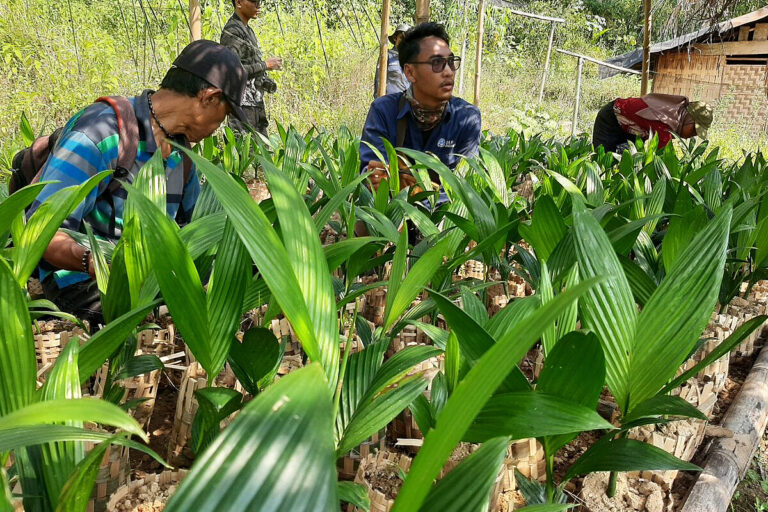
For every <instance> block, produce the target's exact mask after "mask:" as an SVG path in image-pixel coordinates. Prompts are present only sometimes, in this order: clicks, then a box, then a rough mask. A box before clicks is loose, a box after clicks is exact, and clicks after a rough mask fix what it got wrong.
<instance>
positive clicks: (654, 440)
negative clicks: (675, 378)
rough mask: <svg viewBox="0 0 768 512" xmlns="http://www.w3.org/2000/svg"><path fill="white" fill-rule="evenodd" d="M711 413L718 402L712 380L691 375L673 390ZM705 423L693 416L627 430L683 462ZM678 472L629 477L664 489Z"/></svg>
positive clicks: (693, 449)
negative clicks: (652, 483) (641, 479)
mask: <svg viewBox="0 0 768 512" xmlns="http://www.w3.org/2000/svg"><path fill="white" fill-rule="evenodd" d="M672 394H673V395H677V396H680V397H681V398H683V399H684V400H686V401H687V402H688V403H690V404H691V405H693V406H695V407H696V408H697V409H699V410H700V411H701V412H702V413H704V415H706V416H711V414H712V410H713V408H714V406H715V402H717V392H716V391H715V390H714V383H713V382H711V381H709V382H706V381H703V380H701V379H697V378H692V379H690V380H689V381H688V382H686V383H685V384H683V385H682V386H680V387H679V388H677V389H675V390H674V391H673V392H672ZM705 428H706V422H705V421H702V420H697V419H693V418H689V419H684V420H679V421H673V422H671V423H669V424H667V425H645V426H643V427H638V428H635V429H632V430H630V432H629V437H630V439H637V440H638V441H643V442H646V443H650V444H652V445H654V446H656V447H657V448H661V449H662V450H664V451H666V452H668V453H671V454H672V455H674V456H675V457H677V458H679V459H682V460H684V461H690V460H691V459H692V458H693V456H694V454H695V453H696V450H697V449H698V447H699V445H700V444H701V442H702V441H703V439H704V430H705ZM677 473H678V472H677V471H675V470H670V471H634V472H630V473H629V474H628V476H629V477H635V478H644V479H646V480H650V481H653V482H655V483H657V484H659V485H660V486H661V487H662V488H663V489H664V490H669V489H671V488H672V482H674V480H675V478H676V477H677Z"/></svg>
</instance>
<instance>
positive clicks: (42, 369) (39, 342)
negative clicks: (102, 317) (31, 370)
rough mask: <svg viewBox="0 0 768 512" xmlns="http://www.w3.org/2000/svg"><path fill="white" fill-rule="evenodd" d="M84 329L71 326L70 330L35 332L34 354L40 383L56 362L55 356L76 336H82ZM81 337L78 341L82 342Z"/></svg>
mask: <svg viewBox="0 0 768 512" xmlns="http://www.w3.org/2000/svg"><path fill="white" fill-rule="evenodd" d="M84 335H85V331H83V330H82V329H81V328H79V327H73V328H72V329H71V330H66V331H60V332H43V333H39V334H35V335H34V338H35V356H36V357H37V378H38V380H39V381H41V383H42V382H43V381H44V380H45V376H46V375H47V374H48V372H50V371H51V368H53V365H54V363H56V358H58V357H59V354H61V351H62V349H63V348H64V347H66V346H67V344H68V343H69V342H70V341H71V340H73V339H77V338H78V336H84ZM83 341H84V340H83V338H80V343H81V344H82V343H83Z"/></svg>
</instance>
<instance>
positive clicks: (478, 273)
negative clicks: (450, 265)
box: [458, 260, 486, 281]
mask: <svg viewBox="0 0 768 512" xmlns="http://www.w3.org/2000/svg"><path fill="white" fill-rule="evenodd" d="M485 271H486V266H485V264H484V263H483V262H482V261H479V260H467V261H465V262H464V264H463V265H461V266H460V267H459V270H458V273H459V277H460V278H462V279H477V280H478V281H483V280H485Z"/></svg>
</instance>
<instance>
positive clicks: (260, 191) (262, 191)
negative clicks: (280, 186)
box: [246, 177, 271, 203]
mask: <svg viewBox="0 0 768 512" xmlns="http://www.w3.org/2000/svg"><path fill="white" fill-rule="evenodd" d="M246 184H247V185H248V192H249V193H250V194H251V197H252V198H253V200H254V201H256V202H257V203H260V202H261V201H263V200H265V199H268V198H269V197H271V195H270V193H269V189H268V188H267V184H266V182H265V181H264V180H263V179H262V178H260V177H256V178H253V179H250V180H248V181H247V182H246Z"/></svg>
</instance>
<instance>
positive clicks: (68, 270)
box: [28, 40, 246, 325]
mask: <svg viewBox="0 0 768 512" xmlns="http://www.w3.org/2000/svg"><path fill="white" fill-rule="evenodd" d="M245 81H246V75H245V70H244V69H243V67H242V66H241V64H240V60H239V59H238V58H237V55H235V54H234V53H233V52H232V51H231V50H229V49H228V48H225V47H224V46H221V45H219V44H217V43H215V42H213V41H206V40H200V41H195V42H193V43H191V44H189V45H188V46H187V47H185V48H184V49H183V50H182V52H181V53H180V54H179V56H178V57H177V58H176V60H175V61H174V62H173V65H172V66H171V69H170V70H169V71H168V73H166V75H165V77H164V78H163V80H162V82H161V84H160V88H159V89H158V90H157V91H153V90H146V91H144V92H143V93H142V94H141V95H139V96H136V97H134V98H129V99H128V101H130V105H131V106H132V108H133V111H134V112H135V117H136V121H137V124H138V137H139V140H138V144H135V141H134V143H133V147H134V148H136V147H137V148H138V150H137V151H136V153H135V154H136V157H135V161H134V162H133V165H132V166H130V168H128V167H126V168H125V169H124V171H126V172H125V175H124V176H121V177H120V179H121V181H123V182H127V183H132V182H133V181H134V178H135V176H136V175H137V174H138V172H139V170H140V168H141V167H142V166H143V165H144V164H145V163H146V162H147V161H148V160H149V159H150V158H151V157H152V155H153V154H154V153H155V152H156V151H157V150H158V149H159V150H160V151H161V152H162V156H163V162H164V164H165V175H166V179H167V185H166V186H167V203H166V211H167V212H168V215H170V216H171V217H173V218H174V219H176V220H177V221H178V222H182V221H185V220H188V219H189V217H190V215H191V213H192V210H193V209H194V207H195V203H196V202H197V198H198V195H199V193H200V182H199V180H198V177H197V173H196V171H195V169H194V167H193V166H191V165H187V166H186V167H188V170H187V172H185V164H184V159H183V158H182V155H181V153H180V152H179V151H178V150H176V149H174V148H173V147H172V146H171V144H170V141H174V142H176V143H179V144H181V145H188V144H189V143H190V142H199V141H200V140H202V139H204V138H205V137H207V136H209V135H211V134H212V133H213V132H214V131H215V130H216V129H217V128H218V127H219V125H220V124H221V122H222V121H223V120H224V118H225V117H226V116H227V114H234V115H235V116H236V117H238V118H240V119H245V115H244V113H243V111H242V109H241V108H240V102H241V101H242V97H243V91H244V89H245ZM119 134H120V131H119V130H118V122H117V114H116V111H115V110H113V108H112V107H111V106H110V105H108V104H105V103H94V104H92V105H90V106H88V107H86V108H85V109H83V110H81V111H80V112H79V113H78V114H76V115H75V116H74V117H73V118H72V119H70V120H69V121H68V122H67V124H66V126H65V127H64V131H63V132H62V135H61V137H60V138H59V140H58V142H57V143H56V146H55V147H54V149H53V151H52V153H51V155H50V157H49V158H48V160H47V162H46V163H45V165H44V166H43V168H42V175H41V180H42V181H56V182H57V183H51V184H48V185H46V186H45V188H43V190H42V191H41V192H40V194H39V196H38V197H37V199H36V200H35V202H34V203H33V204H32V207H31V209H30V211H29V213H28V214H29V215H31V214H32V213H33V212H34V211H35V210H36V209H37V208H38V207H39V206H40V204H41V203H42V202H43V201H45V200H46V199H47V198H48V197H50V196H51V195H52V194H53V193H55V192H57V191H58V190H61V189H63V188H65V187H69V186H72V185H79V184H82V183H84V182H85V181H86V180H88V178H90V177H91V176H94V175H95V174H98V173H99V172H101V171H105V170H113V169H116V168H117V167H118V161H119V154H118V142H120V141H119V139H120V135H119ZM123 145H125V144H123ZM113 179H117V177H116V176H115V175H112V176H110V177H108V178H106V179H105V180H104V181H102V182H101V183H100V184H99V186H98V188H97V189H94V190H93V191H92V192H91V193H90V194H89V195H88V197H87V198H86V199H85V201H83V202H82V203H81V204H80V205H79V206H78V207H77V208H76V209H75V210H74V211H73V212H72V214H71V215H70V216H69V218H67V220H66V221H65V222H64V224H63V225H62V228H67V229H69V230H72V231H83V232H84V231H85V229H84V224H88V225H89V226H90V227H91V229H92V230H93V232H94V234H95V235H97V236H99V237H101V238H103V239H106V240H110V241H113V242H116V241H117V240H118V239H119V238H120V236H121V228H122V217H123V206H124V204H125V199H126V191H125V189H124V188H122V187H114V184H112V185H110V183H111V180H113ZM93 278H94V268H93V258H92V257H91V254H90V251H89V250H88V249H87V248H86V247H84V246H82V245H80V244H78V243H77V242H75V240H73V239H72V238H71V237H70V236H69V235H68V234H67V233H66V232H64V231H58V232H57V233H56V234H55V235H54V237H53V239H52V240H51V242H50V244H49V245H48V247H47V249H46V251H45V253H44V254H43V260H42V261H41V262H40V281H41V282H42V286H43V291H44V293H45V296H46V298H47V299H49V300H51V301H52V302H54V303H55V304H56V305H57V306H58V307H59V308H60V309H61V310H62V311H66V312H68V313H72V314H74V315H76V316H78V317H79V318H81V319H84V320H88V321H90V322H91V325H94V324H97V323H100V322H102V321H103V320H102V316H101V302H100V296H99V291H98V288H97V286H96V283H95V281H94V279H93Z"/></svg>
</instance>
